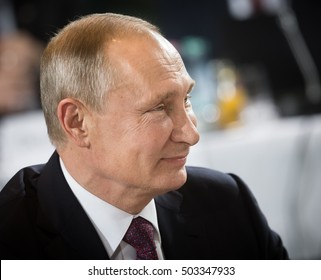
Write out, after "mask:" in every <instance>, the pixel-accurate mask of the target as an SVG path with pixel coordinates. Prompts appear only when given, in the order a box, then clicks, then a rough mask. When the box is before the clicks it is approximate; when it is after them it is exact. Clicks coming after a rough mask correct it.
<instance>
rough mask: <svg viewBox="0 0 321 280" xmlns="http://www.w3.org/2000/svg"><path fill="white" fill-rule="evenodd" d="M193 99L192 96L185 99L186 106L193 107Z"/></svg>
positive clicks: (188, 95)
mask: <svg viewBox="0 0 321 280" xmlns="http://www.w3.org/2000/svg"><path fill="white" fill-rule="evenodd" d="M191 98H192V96H191V95H190V94H187V95H186V97H185V99H184V103H185V106H190V105H191Z"/></svg>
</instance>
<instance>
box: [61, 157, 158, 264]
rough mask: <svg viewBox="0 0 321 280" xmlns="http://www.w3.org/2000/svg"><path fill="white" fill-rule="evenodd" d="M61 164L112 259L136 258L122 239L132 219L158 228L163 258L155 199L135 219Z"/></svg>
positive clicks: (134, 253)
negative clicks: (83, 182)
mask: <svg viewBox="0 0 321 280" xmlns="http://www.w3.org/2000/svg"><path fill="white" fill-rule="evenodd" d="M60 165H61V169H62V172H63V174H64V176H65V179H66V181H67V183H68V185H69V186H70V188H71V190H72V191H73V193H74V195H75V196H76V198H77V199H78V201H79V203H80V204H81V206H82V207H83V209H84V210H85V212H86V214H87V215H88V217H89V219H90V220H91V222H92V223H93V225H94V227H95V229H96V230H97V233H98V235H99V237H100V239H101V241H102V243H103V244H104V246H105V249H106V251H107V253H108V255H109V257H110V259H113V260H134V259H136V250H135V249H134V248H133V247H132V246H131V245H129V244H127V243H126V242H124V241H123V240H122V239H123V237H124V235H125V233H126V231H127V229H128V228H129V225H130V223H131V221H132V219H133V218H135V217H137V216H141V217H143V218H145V219H146V220H148V221H149V222H151V223H152V225H153V226H154V240H155V244H156V250H157V254H158V258H159V259H160V260H161V259H163V253H162V250H161V237H160V233H159V228H158V222H157V214H156V206H155V201H154V200H151V201H150V203H149V204H147V205H146V207H145V208H144V209H143V210H142V211H141V212H140V213H139V214H137V215H135V216H134V215H132V214H129V213H127V212H125V211H123V210H121V209H119V208H117V207H115V206H113V205H111V204H109V203H107V202H106V201H104V200H102V199H100V198H99V197H97V196H95V195H93V194H92V193H90V192H88V191H87V190H86V189H85V188H83V187H82V186H80V185H79V184H78V183H77V182H76V180H75V179H74V178H73V177H72V176H71V175H70V174H69V172H68V171H67V169H66V167H65V165H64V163H63V161H62V160H61V159H60Z"/></svg>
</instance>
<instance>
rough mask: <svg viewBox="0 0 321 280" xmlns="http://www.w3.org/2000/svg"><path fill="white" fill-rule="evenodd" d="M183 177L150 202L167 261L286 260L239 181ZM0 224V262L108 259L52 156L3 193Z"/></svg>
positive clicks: (200, 174)
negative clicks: (177, 185)
mask: <svg viewBox="0 0 321 280" xmlns="http://www.w3.org/2000/svg"><path fill="white" fill-rule="evenodd" d="M187 172H188V179H187V182H186V183H185V185H184V186H183V187H181V188H180V189H179V190H178V191H173V192H169V193H167V194H164V195H161V196H159V197H156V198H155V201H156V209H157V216H158V221H159V228H160V233H161V239H162V248H163V252H164V256H165V258H166V259H283V258H288V256H287V252H286V250H285V249H284V247H283V245H282V242H281V239H280V238H279V236H278V235H277V234H276V233H274V232H273V231H272V230H271V229H270V228H269V226H268V224H267V222H266V220H265V218H264V216H263V215H262V213H261V212H260V210H259V208H258V206H257V203H256V202H255V199H254V198H253V196H252V195H251V193H250V191H249V189H248V188H247V187H246V186H245V184H244V183H243V182H242V181H241V180H240V179H239V178H238V177H236V176H235V175H227V174H223V173H219V172H217V171H213V170H209V169H205V168H197V167H188V168H187ZM106 222H108V221H106ZM0 223H1V224H0V257H1V259H108V255H107V253H106V251H105V249H104V246H103V244H102V242H101V240H100V238H99V236H98V234H97V232H96V230H95V228H94V227H93V225H92V223H91V222H90V220H89V218H88V216H87V215H86V213H85V211H84V210H83V209H82V207H81V206H80V204H79V202H78V201H77V199H76V197H75V196H74V194H73V193H72V191H71V189H70V188H69V186H68V184H67V182H66V181H65V178H64V176H63V174H62V171H61V169H60V165H59V160H58V155H57V154H56V153H54V154H53V156H52V157H51V159H50V160H49V162H48V163H47V164H46V165H36V166H31V167H27V168H24V169H22V170H20V171H19V172H18V173H17V174H16V175H15V176H14V177H13V178H12V179H11V180H10V181H9V182H8V184H7V185H6V186H5V187H4V188H3V190H2V191H1V193H0Z"/></svg>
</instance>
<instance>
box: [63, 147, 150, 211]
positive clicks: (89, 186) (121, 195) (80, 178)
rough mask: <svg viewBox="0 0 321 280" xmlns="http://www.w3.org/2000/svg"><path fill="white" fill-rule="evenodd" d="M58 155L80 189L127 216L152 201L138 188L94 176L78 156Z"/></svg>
mask: <svg viewBox="0 0 321 280" xmlns="http://www.w3.org/2000/svg"><path fill="white" fill-rule="evenodd" d="M58 153H59V155H60V157H61V159H62V161H63V164H64V166H65V168H66V170H67V172H68V173H69V174H70V175H71V177H72V178H73V179H74V180H75V181H76V182H77V183H78V184H79V185H80V186H81V187H83V188H84V189H86V190H87V191H88V192H90V193H92V194H93V195H95V196H97V197H99V198H100V199H102V200H104V201H106V202H107V203H109V204H111V205H113V206H115V207H117V208H119V209H121V210H123V211H125V212H127V213H129V214H132V215H136V214H138V213H140V212H141V211H142V209H143V208H144V207H145V206H146V205H147V204H148V203H149V202H150V201H151V200H152V199H153V196H152V195H151V194H147V193H146V192H144V191H142V189H140V188H137V187H134V186H125V185H122V184H119V183H117V182H114V181H112V180H109V179H107V178H104V179H102V177H101V176H97V175H95V173H93V172H90V170H91V169H90V166H89V165H90V163H89V164H86V161H84V160H83V159H82V158H79V156H78V157H77V158H74V157H70V156H68V155H67V154H66V153H65V152H62V151H58ZM76 154H77V153H76ZM77 155H79V154H77ZM80 163H81V164H80Z"/></svg>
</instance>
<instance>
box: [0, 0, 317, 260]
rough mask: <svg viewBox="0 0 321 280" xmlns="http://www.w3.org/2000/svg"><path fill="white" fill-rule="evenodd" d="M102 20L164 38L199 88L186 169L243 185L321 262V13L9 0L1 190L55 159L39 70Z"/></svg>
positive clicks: (298, 252)
mask: <svg viewBox="0 0 321 280" xmlns="http://www.w3.org/2000/svg"><path fill="white" fill-rule="evenodd" d="M93 12H116V13H123V14H128V15H134V16H138V17H142V18H144V19H146V20H149V21H151V22H152V23H154V24H156V25H158V26H159V27H160V29H161V31H162V33H163V34H164V35H165V37H166V38H168V39H169V40H170V41H171V42H172V43H173V44H174V45H175V46H176V48H177V49H178V50H179V52H180V53H181V55H182V57H183V59H184V62H185V64H186V67H187V69H188V71H189V73H190V75H191V76H192V78H193V79H194V80H196V87H195V90H194V91H193V94H192V103H193V107H194V111H195V113H196V115H197V117H198V126H199V130H200V132H201V140H200V142H199V144H198V145H197V146H195V147H194V148H193V149H192V151H191V154H190V157H189V162H188V163H189V164H190V165H200V166H205V167H210V168H213V169H218V170H221V171H223V172H228V173H236V174H238V175H239V176H240V177H241V178H242V179H243V180H244V181H245V182H246V183H247V184H248V185H249V187H250V188H251V189H252V191H253V193H254V195H255V196H256V198H257V200H258V203H259V205H260V206H261V208H262V210H263V212H264V213H265V215H266V217H267V219H268V221H269V223H270V225H271V227H272V228H273V229H274V230H275V231H277V232H278V233H279V234H280V235H281V236H282V238H283V240H284V243H285V245H286V246H287V248H288V250H289V253H290V257H291V258H293V259H321V219H320V217H319V215H320V214H321V203H320V202H319V201H320V200H321V183H320V182H321V172H320V171H321V170H320V169H321V114H320V113H321V86H320V71H321V52H320V50H321V36H320V35H321V34H320V26H321V16H320V15H321V1H314V0H305V1H302V0H301V1H300V0H293V1H287V0H216V1H211V0H207V1H206V0H198V1H190V0H172V1H169V0H155V1H148V0H136V1H135V0H132V1H131V0H122V1H120V0H105V1H102V0H55V1H41V0H0V189H1V188H2V187H3V186H4V185H5V183H6V182H7V181H8V180H9V179H10V178H11V177H12V176H13V175H14V174H15V173H16V172H17V171H18V169H20V168H22V167H24V166H26V165H31V164H38V163H43V162H46V161H47V160H48V158H49V156H50V155H51V153H52V152H53V150H54V149H53V147H52V146H51V144H50V143H49V140H48V138H47V135H46V127H45V123H44V119H43V116H42V112H41V108H40V102H39V78H38V74H39V59H40V56H41V53H42V50H43V48H44V47H45V45H46V43H47V42H48V40H49V38H50V37H51V36H52V35H53V34H54V33H55V32H57V31H58V30H59V29H60V28H61V27H63V26H64V25H65V24H67V23H68V22H69V21H70V20H73V19H75V18H77V17H79V16H80V15H85V14H88V13H93ZM235 234H237V233H235Z"/></svg>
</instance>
